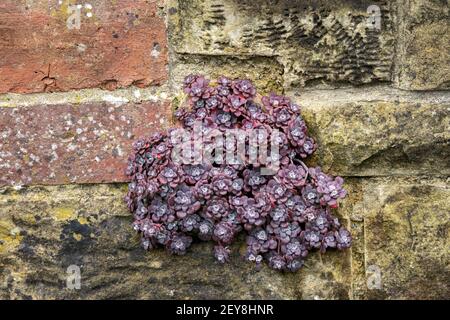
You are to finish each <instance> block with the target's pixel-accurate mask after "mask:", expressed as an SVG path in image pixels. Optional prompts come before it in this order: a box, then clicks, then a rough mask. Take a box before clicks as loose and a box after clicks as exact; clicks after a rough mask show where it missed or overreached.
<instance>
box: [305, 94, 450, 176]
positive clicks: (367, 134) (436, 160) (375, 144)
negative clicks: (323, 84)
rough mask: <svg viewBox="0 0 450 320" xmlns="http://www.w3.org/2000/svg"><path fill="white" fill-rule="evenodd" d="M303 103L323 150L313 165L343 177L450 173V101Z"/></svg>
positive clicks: (327, 97) (329, 97) (324, 98)
mask: <svg viewBox="0 0 450 320" xmlns="http://www.w3.org/2000/svg"><path fill="white" fill-rule="evenodd" d="M316 94H317V95H316V96H314V98H313V99H312V100H307V99H302V98H301V97H300V98H299V99H297V100H298V102H299V104H300V105H301V106H303V111H302V114H303V116H304V118H305V120H306V123H307V125H308V128H309V130H310V132H311V136H312V137H314V138H315V139H316V141H317V143H318V149H317V151H316V152H315V154H314V155H313V157H312V158H311V159H309V163H310V164H311V165H315V164H318V165H320V166H322V167H323V168H324V170H326V172H330V173H333V174H337V175H343V176H386V175H416V174H428V175H435V176H445V175H449V174H450V163H449V161H448V159H449V158H450V130H449V128H450V102H449V101H448V96H447V98H446V99H444V100H442V101H439V100H438V101H434V102H433V99H427V100H425V99H423V98H420V99H417V100H414V98H411V99H409V98H408V100H406V101H402V100H401V99H400V98H399V97H389V96H388V93H386V96H384V97H381V98H380V100H378V99H377V98H374V99H373V100H372V99H368V97H370V95H371V93H370V92H368V93H367V95H366V97H365V98H364V97H363V98H362V100H360V101H358V100H357V99H348V100H346V99H344V100H339V99H336V97H335V96H337V94H333V93H332V92H322V93H321V92H319V90H318V91H317V92H316Z"/></svg>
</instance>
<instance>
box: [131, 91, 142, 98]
mask: <svg viewBox="0 0 450 320" xmlns="http://www.w3.org/2000/svg"><path fill="white" fill-rule="evenodd" d="M133 94H134V97H135V98H136V99H140V98H141V91H140V90H138V89H136V90H134V91H133Z"/></svg>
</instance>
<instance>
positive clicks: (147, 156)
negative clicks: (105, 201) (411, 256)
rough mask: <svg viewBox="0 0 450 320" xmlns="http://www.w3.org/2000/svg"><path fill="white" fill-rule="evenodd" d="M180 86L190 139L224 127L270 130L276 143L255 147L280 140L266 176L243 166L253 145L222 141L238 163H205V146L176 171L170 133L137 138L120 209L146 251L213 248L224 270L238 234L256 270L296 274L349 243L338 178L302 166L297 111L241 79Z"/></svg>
mask: <svg viewBox="0 0 450 320" xmlns="http://www.w3.org/2000/svg"><path fill="white" fill-rule="evenodd" d="M183 86H184V92H185V94H186V95H187V97H188V98H187V101H186V102H185V103H184V104H183V105H182V106H181V107H180V108H179V109H178V110H176V112H175V117H176V119H178V121H179V123H180V126H181V127H182V128H183V129H185V130H187V131H188V132H193V131H194V128H195V125H196V124H197V123H201V124H202V125H203V126H202V128H201V129H202V134H203V135H204V136H208V135H210V134H212V133H214V132H217V131H219V132H222V133H226V132H227V130H230V129H240V130H249V131H250V130H258V131H255V132H258V135H259V132H260V131H262V130H264V131H265V132H266V133H268V134H269V135H270V134H272V133H275V132H276V133H277V138H276V140H274V142H272V141H271V142H261V141H260V147H261V146H265V147H269V146H270V145H271V144H272V143H277V144H278V146H279V154H278V155H271V156H270V158H269V160H271V161H272V162H276V161H278V164H279V166H278V168H277V169H276V170H273V171H270V172H269V173H267V172H265V173H264V171H263V169H264V165H261V164H258V163H252V164H246V163H245V160H246V159H249V158H251V157H255V156H257V151H255V148H250V147H249V146H246V147H245V148H244V149H240V150H238V148H237V145H235V144H234V143H232V142H229V141H226V142H224V151H226V152H230V153H234V154H236V155H237V158H238V159H239V160H240V162H237V163H233V164H231V163H230V164H228V163H213V162H211V160H210V159H209V158H208V159H206V158H205V157H204V155H205V154H208V152H209V153H210V155H212V154H213V152H214V147H213V146H214V144H213V143H212V141H204V145H203V147H204V153H203V154H200V153H198V151H196V152H197V153H193V154H192V155H191V158H199V157H200V158H204V160H203V162H202V163H200V164H199V163H195V164H178V163H179V162H177V161H176V159H175V158H173V157H172V151H173V150H174V148H175V146H178V145H179V142H177V141H176V140H175V139H173V138H172V136H171V133H172V132H173V130H175V128H173V129H169V130H167V131H166V132H160V133H155V134H153V135H151V136H149V137H143V138H140V139H138V140H136V141H135V142H134V143H133V149H132V150H133V151H132V154H131V155H130V157H129V159H128V164H127V167H126V169H125V172H126V175H127V176H128V177H129V178H130V182H129V185H128V192H127V195H126V196H125V202H126V204H127V206H128V209H129V210H130V212H131V213H132V214H133V218H134V222H133V228H134V229H135V230H136V231H137V232H138V233H139V234H140V235H141V239H142V246H143V248H144V249H145V250H153V249H155V248H159V247H164V248H165V249H166V250H167V251H168V252H170V253H171V254H177V255H183V254H185V253H186V252H187V250H188V249H189V247H190V246H191V245H192V243H194V242H195V239H198V240H201V241H212V242H214V248H213V256H214V257H215V258H216V260H217V261H218V262H219V263H227V262H229V261H230V259H232V258H233V252H232V244H233V242H234V241H235V240H236V239H237V236H238V234H239V233H244V234H245V235H246V245H247V250H246V254H245V258H246V260H248V261H249V262H252V263H254V264H255V266H256V268H257V269H259V268H261V266H262V263H263V262H264V261H266V262H267V264H268V266H269V267H271V268H273V269H275V270H278V271H282V272H295V271H297V270H299V269H300V268H301V267H302V266H303V265H304V261H305V259H306V258H307V256H308V254H309V252H311V251H314V250H320V252H322V253H324V252H326V251H327V250H344V249H347V248H349V247H350V246H351V243H352V237H351V234H350V232H349V231H348V230H347V229H346V228H345V227H344V226H342V225H341V223H340V222H339V220H338V218H337V217H336V216H335V215H334V214H335V211H336V208H338V206H339V203H340V201H341V200H342V199H343V198H344V197H345V196H346V195H347V193H346V191H345V190H344V187H343V186H344V180H343V179H342V178H341V177H332V176H329V175H327V174H325V173H324V172H322V170H321V169H320V168H319V167H313V168H308V167H307V166H306V164H305V163H304V162H303V161H304V159H305V158H307V157H309V156H310V155H311V154H313V153H314V151H315V150H316V149H317V143H316V142H315V140H314V139H313V138H312V137H311V136H310V135H309V133H308V128H307V125H306V123H305V121H304V119H303V117H302V115H301V108H300V106H298V105H297V104H295V103H293V102H292V101H291V100H290V99H289V98H287V97H285V96H281V95H276V94H274V93H271V94H269V95H268V96H264V97H261V98H260V97H258V95H257V92H256V89H255V87H254V85H253V84H252V82H251V81H249V80H247V79H230V78H227V77H224V76H222V77H220V78H219V79H217V80H216V81H209V79H207V78H205V77H204V76H201V75H189V76H187V77H186V78H185V80H184V84H183ZM258 137H259V138H262V139H264V138H265V137H264V136H258ZM172 139H173V140H172ZM245 139H247V140H246V141H247V142H248V141H249V137H246V138H245ZM183 145H184V144H183ZM186 145H188V144H186Z"/></svg>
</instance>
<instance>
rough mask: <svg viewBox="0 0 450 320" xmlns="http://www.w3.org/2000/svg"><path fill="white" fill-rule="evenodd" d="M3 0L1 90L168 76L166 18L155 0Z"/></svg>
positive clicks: (119, 83)
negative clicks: (76, 8) (72, 13)
mask: <svg viewBox="0 0 450 320" xmlns="http://www.w3.org/2000/svg"><path fill="white" fill-rule="evenodd" d="M62 2H63V4H62V5H59V4H58V0H35V1H27V0H2V1H0V93H5V92H16V93H30V92H45V91H67V90H71V89H81V88H92V87H104V88H106V89H114V88H117V87H124V86H129V85H132V84H134V85H137V86H147V85H157V84H160V83H162V82H164V81H165V80H166V78H167V68H166V65H167V39H166V27H165V23H164V20H163V19H162V18H161V17H160V16H158V15H157V10H158V9H157V2H158V1H154V0H153V1H152V0H120V1H111V0H79V1H70V2H71V3H79V4H83V5H85V4H90V5H91V6H92V10H90V11H91V12H92V17H90V18H89V17H87V13H88V11H89V10H87V9H85V8H84V7H83V9H82V11H81V20H80V21H81V24H80V29H72V30H69V29H68V27H67V19H68V17H69V14H68V13H67V4H68V3H69V1H68V0H64V1H62Z"/></svg>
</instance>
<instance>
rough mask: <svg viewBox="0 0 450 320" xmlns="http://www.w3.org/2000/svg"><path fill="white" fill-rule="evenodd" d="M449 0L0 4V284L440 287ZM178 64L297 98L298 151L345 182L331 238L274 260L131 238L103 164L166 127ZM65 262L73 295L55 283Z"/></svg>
mask: <svg viewBox="0 0 450 320" xmlns="http://www.w3.org/2000/svg"><path fill="white" fill-rule="evenodd" d="M76 4H80V5H81V7H80V8H77V7H76V6H75V7H73V5H76ZM371 5H375V6H376V7H372V8H378V9H379V12H380V15H379V18H380V20H377V18H376V17H375V18H374V19H372V20H371V17H373V16H372V15H371V14H369V13H367V8H368V7H369V6H371ZM449 8H450V5H449V2H448V1H446V0H391V1H387V0H386V1H378V0H371V1H365V0H361V1H354V0H337V1H325V0H323V1H322V0H315V1H314V0H289V1H288V0H257V1H255V0H253V1H247V0H221V1H216V0H165V1H153V0H136V1H132V0H118V1H110V0H89V1H88V0H76V1H75V0H73V1H72V0H70V1H69V0H63V1H58V0H3V1H1V2H0V137H1V140H0V298H3V299H41V298H48V299H54V298H56V299H63V298H69V299H70V298H73V299H80V298H81V299H91V298H117V299H119V298H139V299H141V298H142V299H144V298H147V299H148V298H150V299H156V298H186V299H193V298H213V299H216V298H248V299H261V298H274V299H433V298H444V299H448V298H449V297H450V289H449V283H450V270H449V251H448V250H449V235H448V229H449V221H450V219H449V218H450V201H449V198H450V183H449V182H450V178H449V175H450V146H449V144H450V91H449V89H450V23H449V21H450V17H449ZM78 13H79V14H80V15H79V22H80V23H79V25H77V21H78V20H77V14H78ZM74 14H75V16H74ZM368 21H369V22H374V23H373V24H372V25H370V24H368ZM378 22H379V24H378ZM78 27H79V28H78ZM378 27H379V28H378ZM192 72H197V73H203V74H206V75H207V76H210V77H215V76H217V75H221V74H224V75H227V76H231V77H243V78H249V79H251V80H252V81H254V83H255V84H256V85H257V87H258V90H260V92H262V93H268V92H270V91H277V92H279V93H285V94H287V95H289V96H291V97H292V98H293V99H294V100H296V101H297V102H298V103H299V104H300V105H301V106H302V107H303V114H304V117H305V119H306V120H307V124H308V126H309V127H310V129H311V132H312V135H313V136H314V137H316V138H317V140H318V144H319V149H318V151H317V152H316V155H315V156H314V157H313V158H312V159H311V160H310V162H309V163H310V164H319V165H321V166H322V167H323V168H324V169H325V170H327V171H328V172H330V173H333V174H336V175H342V176H343V177H344V178H345V179H346V187H347V189H348V191H349V196H348V197H347V198H346V200H345V201H344V202H343V205H342V207H341V208H340V209H339V211H338V215H339V216H340V217H341V219H342V220H343V221H345V223H346V224H347V225H348V227H349V228H350V229H351V231H352V233H353V236H354V243H353V247H352V248H351V249H350V250H347V251H345V252H331V253H327V254H325V255H323V256H321V255H320V254H313V255H311V256H310V257H309V259H308V260H307V262H306V266H305V267H304V268H303V269H302V270H301V271H299V272H298V273H296V274H280V273H277V272H275V271H272V270H269V269H268V268H266V267H264V268H263V269H262V270H261V271H259V272H256V271H255V270H254V269H253V267H252V266H251V265H248V264H247V263H245V262H243V261H242V259H241V258H240V257H239V256H238V255H237V254H236V255H235V256H233V259H232V261H231V263H230V264H228V265H225V266H221V265H218V264H217V263H216V262H215V261H214V259H213V257H212V255H211V253H210V251H211V244H201V245H195V246H193V247H192V250H190V252H189V253H188V254H187V255H186V256H182V257H173V256H169V255H167V254H166V253H165V252H163V251H162V250H161V251H152V252H151V253H146V252H144V251H143V250H142V249H141V248H140V247H139V239H138V236H137V235H136V234H134V232H133V231H132V229H131V227H130V223H131V220H132V219H131V216H130V214H129V213H128V212H127V209H126V206H125V205H124V203H123V201H122V198H123V196H124V194H125V193H126V188H127V186H126V177H125V176H124V174H123V168H124V166H125V163H126V159H127V155H128V153H129V152H130V149H131V142H132V141H133V140H134V139H136V138H137V137H138V136H139V135H141V134H143V133H149V132H153V131H156V130H158V129H161V128H166V127H168V126H170V125H171V124H172V123H173V119H172V110H173V108H174V107H176V106H177V104H178V103H179V99H178V97H179V93H180V90H179V89H180V85H181V81H182V79H183V77H184V76H185V75H186V74H188V73H192ZM235 246H236V247H237V250H236V251H239V249H242V248H241V247H242V246H243V243H242V241H241V242H240V243H237V244H235ZM241 251H242V250H241ZM73 264H75V265H78V266H80V267H81V276H82V283H81V289H80V290H70V289H68V288H67V287H66V277H67V273H66V270H67V267H68V266H70V265H73ZM378 275H379V276H380V279H381V281H380V283H376V281H377V279H378V278H377V276H378ZM378 284H379V285H378Z"/></svg>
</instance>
